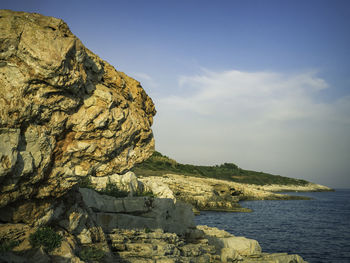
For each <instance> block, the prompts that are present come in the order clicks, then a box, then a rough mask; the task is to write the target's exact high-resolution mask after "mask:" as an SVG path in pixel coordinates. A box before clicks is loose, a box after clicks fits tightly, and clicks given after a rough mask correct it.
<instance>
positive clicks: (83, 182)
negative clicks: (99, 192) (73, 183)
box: [79, 176, 94, 189]
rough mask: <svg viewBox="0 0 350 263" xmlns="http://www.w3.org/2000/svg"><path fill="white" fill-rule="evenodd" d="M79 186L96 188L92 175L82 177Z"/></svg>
mask: <svg viewBox="0 0 350 263" xmlns="http://www.w3.org/2000/svg"><path fill="white" fill-rule="evenodd" d="M79 187H80V188H90V189H94V185H93V184H92V182H91V178H90V176H84V177H81V178H80V180H79Z"/></svg>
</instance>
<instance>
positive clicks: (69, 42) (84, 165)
mask: <svg viewBox="0 0 350 263" xmlns="http://www.w3.org/2000/svg"><path fill="white" fill-rule="evenodd" d="M0 45H1V49H0V91H1V92H0V183H1V184H0V207H2V208H3V209H0V210H1V211H0V217H1V218H0V219H1V220H2V221H4V222H16V221H23V219H24V222H33V221H34V219H35V218H40V217H41V216H42V215H43V214H45V213H46V212H47V210H48V209H49V207H50V204H51V203H52V202H51V201H46V200H48V199H50V198H57V197H60V196H62V195H64V194H65V193H66V192H67V191H68V190H69V189H71V188H72V186H73V185H74V184H76V183H77V181H78V180H79V177H83V176H95V177H101V176H107V175H112V174H115V173H123V172H124V171H126V170H128V169H130V168H131V167H132V166H133V164H134V163H137V162H140V161H142V160H144V159H146V158H148V157H149V156H150V155H151V154H152V152H153V150H154V139H153V134H152V130H151V128H150V127H151V125H152V122H153V116H154V114H155V108H154V105H153V102H152V100H151V99H150V98H149V97H148V96H147V94H146V93H145V91H144V90H143V89H142V87H141V85H140V83H139V82H137V81H136V80H134V79H132V78H130V77H128V76H127V75H125V74H124V73H122V72H119V71H117V70H115V69H114V68H113V67H112V66H111V65H110V64H108V63H107V62H106V61H103V60H102V59H100V58H99V57H98V56H96V55H95V54H93V53H92V52H91V51H90V50H88V49H87V48H85V47H84V45H83V44H82V43H81V41H80V40H79V39H78V38H77V37H76V36H74V35H73V34H72V33H71V31H70V30H69V28H68V26H67V25H66V24H65V23H64V22H63V21H62V20H60V19H56V18H53V17H46V16H43V15H39V14H31V13H24V12H13V11H10V10H0ZM23 200H27V201H23ZM28 200H31V201H28ZM10 204H11V207H15V209H14V210H11V211H10V212H9V210H8V209H7V207H6V206H8V205H10ZM33 210H34V211H35V212H33ZM4 211H6V212H7V213H6V215H5V216H3V215H4ZM27 213H30V215H29V214H27ZM16 214H17V215H16ZM19 218H21V220H20V219H19Z"/></svg>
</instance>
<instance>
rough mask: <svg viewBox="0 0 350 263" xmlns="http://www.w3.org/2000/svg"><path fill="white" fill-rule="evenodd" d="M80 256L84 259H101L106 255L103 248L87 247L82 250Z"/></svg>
mask: <svg viewBox="0 0 350 263" xmlns="http://www.w3.org/2000/svg"><path fill="white" fill-rule="evenodd" d="M79 256H80V258H81V259H82V260H84V261H88V262H89V261H100V260H102V259H103V257H104V256H105V252H104V251H103V250H102V249H99V248H95V247H85V248H83V249H82V250H81V251H80V254H79Z"/></svg>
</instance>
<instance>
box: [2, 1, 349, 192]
mask: <svg viewBox="0 0 350 263" xmlns="http://www.w3.org/2000/svg"><path fill="white" fill-rule="evenodd" d="M0 8H1V9H12V10H16V11H27V12H37V13H41V14H44V15H47V16H54V17H58V18H61V19H63V20H64V21H65V22H66V23H67V24H68V25H69V27H70V29H71V31H72V32H73V33H74V34H75V35H76V36H77V37H79V38H80V39H81V41H82V42H83V43H84V45H85V46H86V47H88V48H89V49H90V50H92V51H93V52H94V53H95V54H97V55H99V56H100V57H101V58H102V59H104V60H106V61H108V62H109V63H110V64H112V65H113V66H114V67H115V68H116V69H117V70H119V71H123V72H125V73H126V74H128V75H129V76H131V77H133V78H135V79H137V80H139V81H140V82H141V84H142V86H143V88H144V89H145V90H146V92H147V93H148V94H149V95H150V97H151V98H152V99H153V101H154V103H155V105H156V109H157V115H156V117H155V122H154V125H153V132H154V136H155V141H156V150H158V151H160V152H162V153H163V154H165V155H167V156H169V157H171V158H173V159H176V160H177V161H179V162H182V163H191V164H201V165H212V164H221V163H224V162H233V163H235V164H237V165H238V166H239V167H241V168H243V169H251V170H256V171H264V172H269V173H273V174H278V175H282V176H288V177H293V178H302V179H306V180H309V181H312V182H315V183H319V184H324V185H327V186H330V187H333V188H350V33H349V32H350V31H349V28H350V1H347V0H327V1H325V0H284V1H281V0H231V1H228V0H221V1H219V0H218V1H213V0H211V1H206V0H201V1H199V0H159V1H155V0H125V1H121V0H115V1H102V0H101V1H88V0H85V1H66V0H62V1H49V0H46V1H31V0H23V1H18V0H11V1H4V0H3V1H1V3H0Z"/></svg>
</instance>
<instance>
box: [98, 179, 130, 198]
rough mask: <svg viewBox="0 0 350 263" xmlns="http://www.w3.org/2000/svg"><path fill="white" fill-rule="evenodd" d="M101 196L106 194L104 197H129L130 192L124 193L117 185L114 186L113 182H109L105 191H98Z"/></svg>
mask: <svg viewBox="0 0 350 263" xmlns="http://www.w3.org/2000/svg"><path fill="white" fill-rule="evenodd" d="M98 192H99V193H100V194H104V195H110V196H114V197H117V198H118V197H127V196H128V194H129V193H128V192H127V191H123V190H120V189H119V188H118V187H117V185H116V184H113V183H112V182H111V181H109V182H108V183H107V185H106V188H105V189H103V190H100V191H98Z"/></svg>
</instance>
